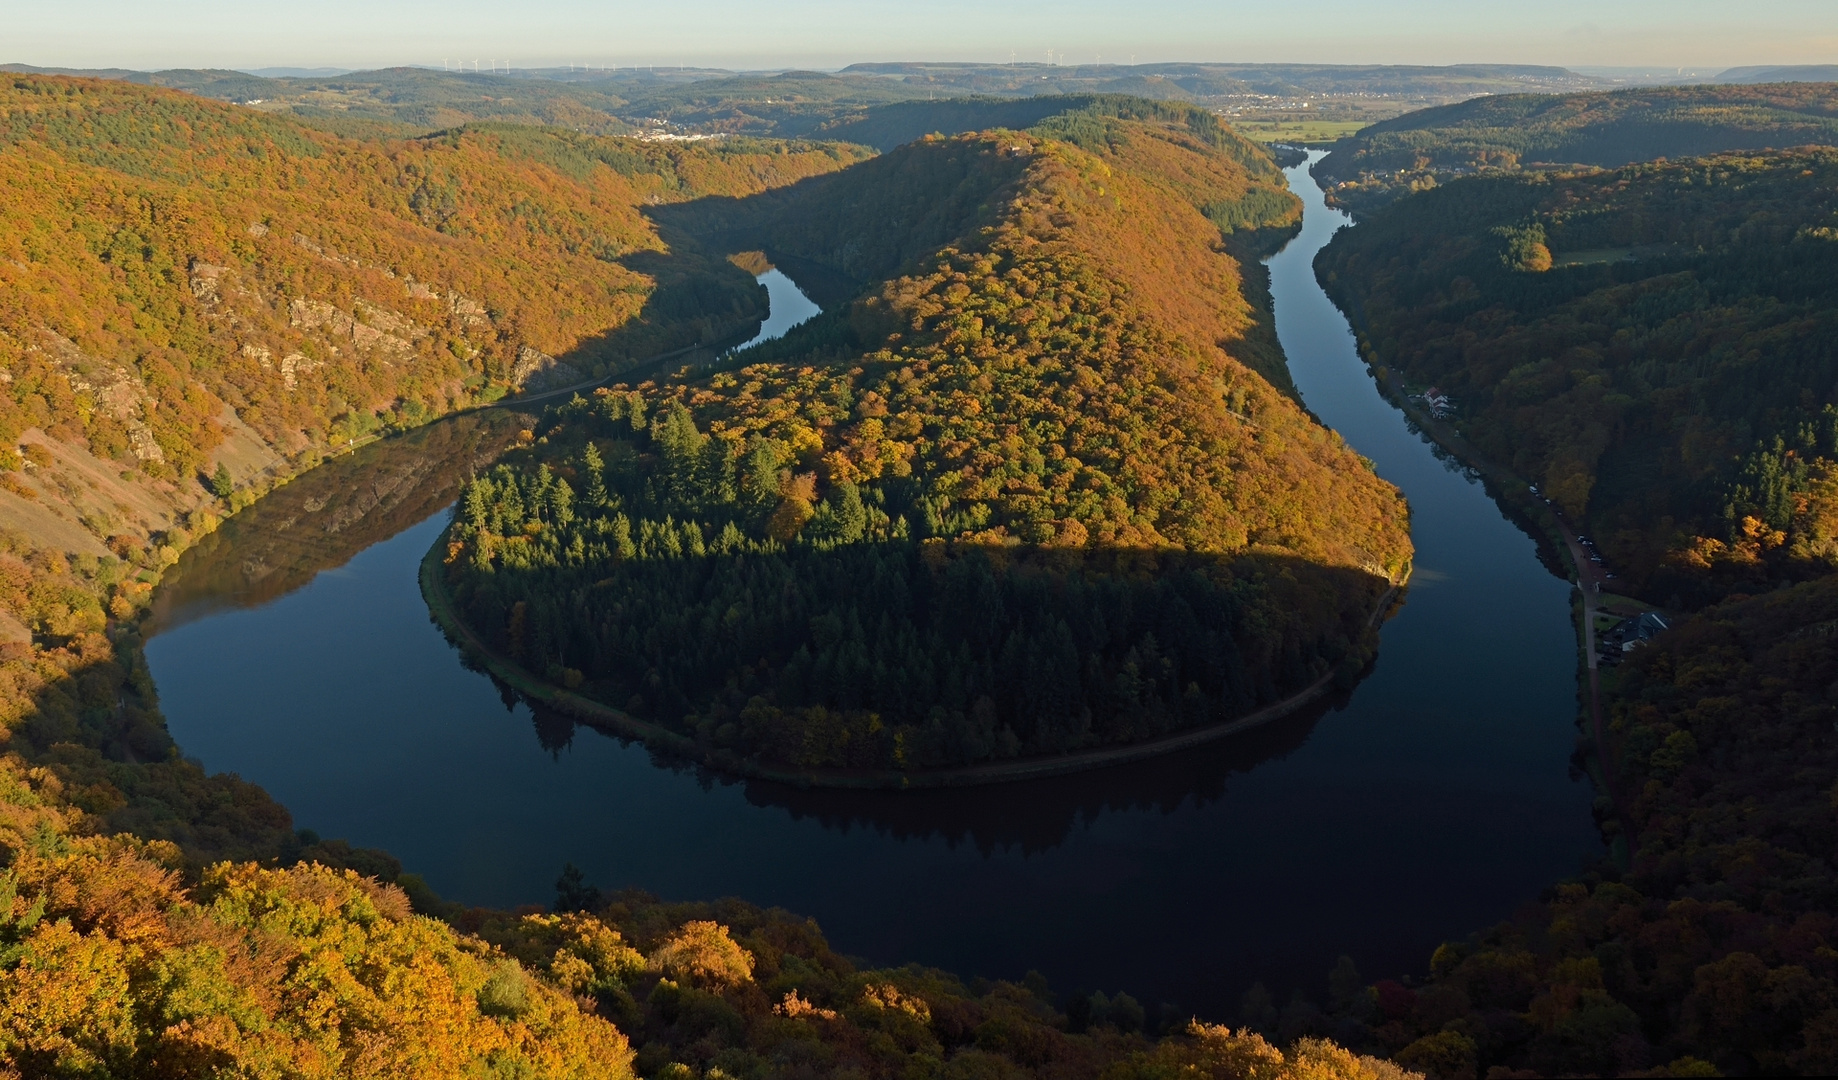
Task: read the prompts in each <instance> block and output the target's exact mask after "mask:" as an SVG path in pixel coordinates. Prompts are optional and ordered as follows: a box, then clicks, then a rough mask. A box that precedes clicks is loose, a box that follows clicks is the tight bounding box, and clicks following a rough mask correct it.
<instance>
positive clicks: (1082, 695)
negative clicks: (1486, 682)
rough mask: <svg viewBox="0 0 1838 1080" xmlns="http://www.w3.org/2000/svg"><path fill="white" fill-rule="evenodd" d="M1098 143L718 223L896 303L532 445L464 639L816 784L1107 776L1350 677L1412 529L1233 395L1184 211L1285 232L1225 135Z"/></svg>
mask: <svg viewBox="0 0 1838 1080" xmlns="http://www.w3.org/2000/svg"><path fill="white" fill-rule="evenodd" d="M1119 112H1120V110H1115V109H1112V110H1108V111H1098V112H1092V113H1081V112H1076V111H1075V112H1073V113H1070V114H1066V115H1065V116H1062V117H1056V118H1054V119H1052V120H1049V121H1048V122H1046V123H1045V124H1042V125H1040V126H1037V127H1036V128H1034V129H1031V130H1030V131H1026V132H992V133H986V134H980V135H971V136H960V137H956V138H949V139H938V138H933V139H926V140H923V141H920V142H918V143H914V144H910V145H908V146H906V147H903V148H901V149H899V150H897V151H895V152H893V153H890V154H888V155H886V156H884V157H882V158H879V159H877V160H875V161H872V162H868V163H865V164H863V165H861V166H858V167H856V168H853V169H850V170H847V171H845V172H843V173H840V174H837V176H836V177H835V178H834V179H833V180H831V181H814V182H807V183H805V184H801V185H797V186H795V187H794V188H791V189H787V190H786V191H785V192H783V193H780V194H778V195H776V196H770V197H768V198H766V199H763V200H760V206H759V207H758V208H756V207H754V206H753V205H750V201H748V202H741V203H735V204H724V205H718V206H715V207H712V208H711V211H710V214H711V216H710V217H709V218H708V219H705V220H706V221H707V222H711V223H712V224H710V225H709V227H711V228H719V229H721V230H724V231H725V233H726V235H727V236H728V237H730V239H731V242H733V243H747V244H751V243H762V244H763V246H764V247H765V248H766V250H767V251H768V252H774V251H784V252H787V253H795V254H797V255H799V256H800V257H802V258H805V259H809V260H811V261H813V262H817V263H820V264H824V265H827V266H829V267H830V268H831V269H833V270H836V271H840V272H843V273H845V274H848V275H849V276H851V277H855V278H857V279H861V278H869V277H873V276H877V275H889V274H891V276H886V277H884V278H883V280H881V281H879V282H878V283H874V284H871V285H868V286H865V289H864V292H863V294H862V295H861V296H860V297H859V298H858V299H857V300H856V301H855V302H853V303H851V304H848V305H846V306H843V307H841V308H838V309H835V310H833V311H832V312H831V313H829V314H828V315H826V316H824V317H823V318H820V319H818V320H814V321H813V322H812V323H810V324H807V325H806V326H805V327H801V328H799V329H798V330H795V331H793V332H792V333H791V334H789V335H787V336H786V337H785V338H784V339H782V340H781V341H779V342H774V343H770V344H768V345H764V346H760V347H759V348H758V349H756V350H753V351H749V352H747V353H743V354H740V355H739V356H737V357H735V358H734V359H733V360H732V361H731V362H730V363H729V364H728V365H726V368H727V369H726V370H723V371H720V372H718V373H717V374H714V375H712V376H708V377H705V378H703V379H701V380H699V381H696V382H692V383H689V384H686V385H671V384H664V385H656V384H651V383H646V384H643V385H640V386H638V387H635V388H615V389H611V390H608V391H605V392H602V393H596V395H595V396H594V397H593V398H591V399H579V400H577V401H576V402H574V403H572V404H570V405H567V406H563V407H559V408H557V409H555V410H553V411H552V413H551V415H550V417H549V418H547V419H546V420H545V422H544V425H543V426H542V427H541V428H539V429H538V431H537V433H536V434H538V435H539V436H540V440H539V441H538V443H537V444H536V445H535V446H533V447H531V448H529V449H527V450H524V451H520V452H517V453H515V454H514V455H513V457H512V458H511V459H510V460H509V461H507V463H506V465H505V466H504V467H502V468H500V469H497V470H494V471H493V472H492V473H490V474H488V475H487V476H485V477H482V478H481V479H480V480H479V481H478V482H477V483H475V484H474V485H473V486H472V487H471V488H470V489H469V491H468V493H467V495H466V497H465V498H464V499H463V500H462V505H461V507H460V509H459V511H458V517H457V519H456V523H455V526H454V528H453V531H452V533H451V535H450V537H449V540H450V547H449V549H448V551H447V554H446V557H447V562H448V573H449V577H450V579H451V587H452V588H453V589H454V590H455V591H456V594H457V597H458V600H459V604H460V606H461V608H462V609H463V611H464V612H465V615H466V618H467V620H468V622H469V624H470V625H471V626H472V627H473V629H474V630H475V631H477V632H478V633H480V634H481V635H483V636H484V637H485V639H486V640H487V641H489V642H490V643H491V644H492V645H493V646H494V647H495V648H497V649H499V650H501V651H503V652H504V653H506V654H508V655H511V656H514V657H515V658H516V659H517V660H518V661H519V662H520V663H522V664H523V665H524V666H525V667H527V668H530V669H532V670H534V671H536V672H537V673H539V674H540V673H544V672H546V673H547V674H548V675H549V676H550V677H551V678H552V679H555V680H557V681H561V682H565V683H566V684H568V685H570V686H583V687H585V690H586V692H588V693H590V694H592V695H593V696H596V697H598V698H599V699H600V700H602V701H606V702H608V703H609V704H612V705H615V706H617V707H621V708H625V709H627V710H629V711H631V712H634V713H637V714H639V715H641V716H644V717H646V718H650V719H653V720H655V721H656V722H659V723H663V724H666V725H669V726H672V727H677V728H680V729H681V730H682V732H683V733H684V734H687V735H693V736H695V737H697V738H698V739H699V740H700V741H701V742H702V743H703V744H704V745H705V746H708V747H710V748H711V749H718V750H720V751H722V752H724V753H728V754H731V755H736V756H737V757H735V758H731V759H730V760H740V759H748V758H760V759H765V760H771V761H775V762H779V763H782V764H785V765H791V766H796V767H807V768H812V769H822V768H869V769H888V768H925V767H935V766H942V765H956V764H966V763H970V762H976V761H981V760H986V759H999V758H1003V757H1013V756H1015V755H1017V754H1022V753H1029V754H1039V753H1055V752H1062V751H1067V750H1072V749H1077V748H1080V747H1085V746H1092V745H1103V744H1107V743H1120V742H1129V741H1133V740H1137V739H1141V738H1145V737H1148V736H1151V735H1154V734H1157V733H1160V732H1163V731H1167V730H1171V729H1174V728H1179V727H1185V726H1192V725H1195V724H1200V723H1205V722H1208V721H1211V720H1219V719H1226V718H1229V717H1231V716H1235V715H1238V714H1240V713H1242V712H1244V711H1247V710H1248V709H1250V708H1253V707H1255V706H1257V705H1260V704H1265V703H1268V702H1271V701H1273V700H1276V699H1277V698H1280V697H1283V696H1284V695H1286V694H1289V693H1293V692H1295V691H1296V690H1299V689H1300V688H1302V687H1303V686H1305V685H1307V684H1308V683H1310V682H1311V681H1313V680H1315V679H1317V678H1318V677H1320V676H1322V675H1323V674H1326V673H1328V672H1332V671H1336V670H1339V671H1341V672H1342V674H1343V675H1344V676H1345V677H1348V678H1350V677H1352V676H1353V675H1354V674H1356V673H1357V671H1358V670H1359V668H1360V667H1361V666H1362V665H1363V663H1364V661H1365V659H1366V658H1367V657H1369V656H1370V655H1371V647H1372V643H1373V641H1374V638H1373V636H1372V630H1371V628H1370V624H1369V622H1368V619H1369V618H1370V617H1371V615H1372V613H1373V605H1374V603H1375V602H1376V600H1377V598H1378V596H1379V594H1380V593H1381V592H1383V591H1384V590H1385V589H1387V588H1388V587H1389V586H1390V585H1392V584H1393V583H1395V582H1398V581H1400V580H1402V578H1403V576H1404V575H1405V573H1406V572H1407V568H1408V564H1409V553H1410V547H1409V539H1408V536H1407V532H1406V525H1405V515H1404V508H1403V505H1402V503H1401V501H1400V500H1399V499H1398V497H1397V495H1396V493H1395V491H1394V490H1393V489H1391V488H1390V487H1389V486H1388V485H1386V484H1384V483H1383V482H1382V481H1379V480H1378V479H1377V478H1376V477H1375V476H1374V475H1373V474H1372V472H1371V470H1370V468H1369V467H1368V466H1367V465H1366V464H1365V463H1363V462H1362V461H1361V460H1360V459H1359V458H1358V456H1357V455H1356V454H1354V453H1352V451H1350V450H1349V449H1347V447H1346V446H1345V444H1344V443H1343V442H1341V440H1340V439H1339V438H1338V437H1337V436H1335V435H1334V434H1333V433H1332V432H1329V431H1326V430H1325V429H1323V428H1321V427H1320V426H1319V425H1317V424H1315V423H1314V422H1313V421H1312V420H1311V419H1310V418H1309V417H1308V416H1307V415H1306V414H1305V413H1304V412H1303V411H1302V410H1301V409H1300V407H1299V406H1298V405H1297V404H1296V403H1295V402H1294V401H1293V400H1292V399H1291V398H1289V397H1287V396H1286V395H1284V394H1282V393H1281V392H1279V391H1277V390H1276V389H1274V388H1273V387H1272V386H1271V385H1270V383H1269V382H1268V381H1267V380H1265V379H1264V378H1262V377H1260V376H1259V375H1258V374H1257V372H1256V371H1255V370H1253V369H1252V368H1251V367H1250V366H1249V363H1247V361H1253V362H1254V361H1256V360H1257V359H1258V350H1259V349H1260V348H1265V347H1268V346H1267V345H1266V344H1264V343H1265V342H1267V341H1268V339H1267V336H1265V335H1267V333H1268V331H1267V325H1266V323H1265V320H1267V313H1266V312H1262V311H1260V310H1258V309H1257V308H1255V307H1254V306H1253V305H1252V304H1251V303H1250V302H1249V301H1248V300H1247V298H1246V296H1245V289H1244V286H1243V276H1242V273H1243V271H1242V268H1241V265H1240V264H1239V262H1238V261H1237V260H1236V259H1234V258H1233V257H1232V256H1231V255H1229V254H1227V253H1226V251H1225V250H1224V248H1223V243H1224V237H1223V235H1222V233H1221V230H1220V227H1219V226H1218V225H1216V224H1215V223H1214V221H1213V220H1211V219H1209V216H1208V213H1207V211H1208V210H1213V211H1214V216H1215V217H1216V216H1218V211H1217V210H1216V208H1217V207H1219V206H1220V205H1222V204H1223V205H1234V204H1236V203H1238V202H1242V201H1246V200H1254V199H1259V198H1264V199H1269V200H1270V201H1271V203H1272V205H1277V206H1280V207H1281V208H1282V210H1283V211H1285V212H1286V213H1287V214H1288V215H1293V213H1294V204H1293V200H1291V199H1290V197H1288V196H1287V195H1286V194H1283V195H1282V200H1283V201H1280V202H1279V201H1277V199H1276V198H1275V195H1276V194H1277V189H1276V188H1275V184H1276V183H1277V182H1279V181H1280V176H1279V175H1278V174H1277V173H1276V170H1275V168H1274V166H1272V165H1271V164H1269V162H1268V160H1267V159H1265V158H1262V157H1261V156H1258V157H1256V158H1254V159H1253V161H1254V165H1253V166H1252V167H1247V166H1245V165H1242V164H1239V163H1238V161H1237V160H1236V158H1235V156H1234V154H1233V151H1234V150H1238V149H1239V147H1238V144H1237V141H1236V138H1235V137H1232V140H1231V141H1227V142H1225V144H1224V145H1223V146H1220V145H1215V144H1214V143H1213V142H1211V141H1208V140H1206V139H1204V138H1202V137H1198V136H1196V135H1195V134H1194V127H1193V125H1191V124H1190V123H1189V121H1188V118H1187V117H1186V116H1184V115H1182V114H1180V113H1178V112H1172V110H1170V113H1172V114H1171V115H1170V113H1163V112H1160V111H1159V109H1158V111H1157V112H1156V113H1153V114H1149V115H1147V116H1145V117H1144V118H1132V117H1130V116H1128V115H1118V113H1119ZM1143 112H1144V113H1148V112H1149V111H1148V110H1146V109H1145V110H1143ZM1253 168H1255V171H1253ZM916 192H938V193H941V194H942V197H937V198H933V199H931V200H930V201H929V202H928V201H922V200H920V199H915V198H914V197H913V195H914V193H916ZM922 208H924V209H927V210H931V211H933V214H932V216H931V217H923V216H919V215H920V213H921V209H922ZM940 208H947V209H949V208H956V210H957V213H958V215H959V217H958V220H957V221H955V222H952V221H950V220H949V217H948V216H947V215H945V214H943V213H939V212H938V210H939V209H940ZM696 209H697V208H696V207H693V206H692V207H685V208H683V210H682V214H685V215H687V214H690V213H693V212H694V211H695V210H696ZM890 220H891V223H892V224H894V225H895V226H896V227H898V226H901V225H903V224H905V223H906V222H907V221H909V220H911V221H913V222H914V224H913V225H912V226H911V227H909V228H906V229H904V230H903V231H894V232H893V235H891V236H890V235H886V234H885V233H883V232H880V231H878V230H876V229H875V228H874V226H875V225H876V224H878V223H882V222H889V221H890ZM1291 220H1293V217H1291ZM851 228H855V229H859V230H861V231H860V232H858V233H857V234H856V235H855V236H854V237H851V236H850V235H849V230H850V229H851ZM953 228H955V230H956V235H954V236H950V237H949V239H948V241H941V239H940V234H942V233H948V232H949V231H950V230H952V229H953ZM928 245H929V246H931V250H930V251H928V252H926V253H925V254H924V255H923V256H920V255H917V254H915V249H923V248H925V247H927V246H928ZM1241 357H1242V358H1243V359H1240V358H1241ZM870 581H872V582H874V583H875V584H874V585H873V587H872V588H868V589H863V588H861V587H860V585H859V583H863V582H870ZM723 613H725V614H723ZM711 619H713V620H716V621H715V622H710V621H709V620H711Z"/></svg>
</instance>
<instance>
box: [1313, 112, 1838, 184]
mask: <svg viewBox="0 0 1838 1080" xmlns="http://www.w3.org/2000/svg"><path fill="white" fill-rule="evenodd" d="M1809 145H1826V146H1829V145H1838V85H1833V84H1829V83H1775V84H1766V85H1756V86H1688V87H1649V88H1642V89H1636V90H1617V91H1613V92H1609V93H1589V94H1564V95H1535V94H1514V95H1508V96H1500V97H1486V98H1477V99H1475V100H1473V101H1465V102H1462V103H1460V104H1457V105H1446V106H1441V107H1438V108H1433V109H1423V110H1420V111H1418V112H1414V113H1409V114H1407V115H1405V116H1401V117H1398V118H1397V119H1395V120H1387V121H1384V122H1381V123H1378V124H1374V125H1372V126H1371V127H1369V128H1366V129H1365V130H1363V131H1361V132H1359V133H1358V134H1356V135H1353V136H1351V137H1349V138H1346V139H1342V140H1341V141H1340V142H1338V143H1336V144H1335V145H1334V149H1333V152H1332V153H1330V154H1329V155H1328V156H1327V158H1326V159H1325V160H1323V161H1322V162H1321V163H1320V164H1319V165H1317V166H1316V167H1315V172H1316V175H1317V176H1319V177H1322V178H1323V179H1325V180H1328V181H1330V182H1332V183H1333V184H1334V185H1336V186H1335V187H1334V188H1333V190H1332V192H1331V193H1332V195H1333V197H1334V199H1335V200H1336V201H1337V202H1339V203H1340V204H1342V205H1344V206H1347V207H1348V208H1350V209H1353V210H1355V211H1361V210H1370V209H1373V208H1375V207H1377V206H1380V205H1383V204H1384V203H1386V202H1389V201H1390V200H1392V199H1394V198H1396V197H1397V196H1398V195H1400V194H1404V193H1407V192H1410V191H1413V190H1421V189H1423V188H1426V187H1433V186H1435V185H1436V184H1439V183H1446V182H1447V181H1449V180H1451V179H1453V178H1455V177H1457V176H1463V175H1469V174H1474V173H1487V172H1513V171H1518V170H1521V169H1531V168H1552V167H1564V166H1577V165H1583V166H1599V167H1603V168H1613V167H1615V166H1619V165H1626V164H1631V163H1633V162H1637V161H1650V160H1653V159H1655V158H1662V157H1666V158H1677V157H1695V156H1698V155H1702V154H1712V153H1719V152H1722V151H1726V150H1762V149H1771V148H1772V149H1780V148H1787V147H1796V146H1809Z"/></svg>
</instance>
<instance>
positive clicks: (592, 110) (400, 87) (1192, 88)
mask: <svg viewBox="0 0 1838 1080" xmlns="http://www.w3.org/2000/svg"><path fill="white" fill-rule="evenodd" d="M0 70H5V71H13V72H21V73H34V72H36V73H40V74H65V75H83V76H88V77H93V78H107V79H121V80H125V81H128V82H138V83H144V84H147V85H152V86H165V87H171V88H173V89H178V90H185V91H187V92H189V93H194V94H198V95H201V96H204V97H211V98H216V99H218V100H220V101H231V102H238V103H241V102H259V105H258V106H257V107H259V108H262V109H265V110H268V111H280V112H290V113H292V114H294V115H295V116H297V117H298V118H300V119H302V120H305V121H307V122H308V123H312V124H315V125H317V126H321V127H326V128H329V129H331V130H335V131H338V132H341V133H344V134H358V135H373V134H392V133H393V134H415V133H424V132H427V131H432V130H439V129H442V128H448V127H457V126H460V125H463V124H466V123H472V122H477V121H480V120H494V121H505V122H512V123H523V124H546V125H553V126H557V127H566V128H570V129H572V130H575V131H581V132H587V133H592V134H602V135H618V134H629V133H631V132H634V131H640V130H644V131H650V130H655V129H659V128H660V127H661V129H662V130H663V131H664V132H665V133H669V134H685V133H696V134H714V133H728V134H747V135H763V136H774V137H786V138H795V137H801V136H805V135H809V134H810V133H812V132H813V131H815V130H817V129H818V128H820V127H824V126H826V125H835V124H838V123H841V122H843V121H845V120H846V119H848V118H850V117H852V116H858V115H859V114H860V113H862V112H863V111H864V110H867V109H870V108H873V107H875V106H877V105H886V104H890V103H893V102H900V101H928V102H935V101H938V100H940V99H944V98H957V97H966V96H982V97H997V98H1009V99H1013V98H1028V97H1036V96H1043V95H1044V96H1063V95H1079V94H1083V95H1089V94H1128V95H1132V96H1135V97H1142V98H1150V99H1156V100H1163V101H1173V100H1178V101H1188V102H1193V103H1196V104H1201V105H1206V106H1208V107H1212V108H1219V109H1226V110H1248V111H1247V112H1245V115H1247V116H1249V115H1252V114H1255V115H1257V116H1259V117H1265V116H1267V114H1268V113H1269V111H1270V110H1271V109H1275V108H1280V107H1282V106H1284V105H1290V106H1294V107H1295V108H1298V109H1306V110H1307V111H1306V113H1305V115H1308V116H1310V117H1315V116H1321V115H1324V113H1323V109H1324V107H1325V109H1326V112H1327V113H1328V114H1332V115H1330V116H1329V118H1330V119H1334V118H1337V119H1339V120H1340V121H1342V122H1358V123H1365V122H1370V121H1372V120H1375V119H1384V118H1387V117H1391V116H1395V115H1396V114H1397V113H1399V112H1401V111H1404V110H1407V109H1410V108H1415V107H1419V106H1426V105H1438V104H1444V103H1448V102H1454V101H1462V100H1465V99H1467V98H1472V97H1475V96H1476V95H1481V94H1504V93H1523V92H1526V91H1543V92H1567V91H1575V90H1580V89H1589V88H1595V87H1600V86H1605V85H1607V84H1606V83H1605V82H1603V81H1601V80H1598V79H1594V78H1591V77H1589V76H1584V75H1578V74H1577V73H1575V72H1572V71H1567V70H1565V69H1563V68H1553V67H1535V66H1526V65H1490V64H1469V65H1456V66H1451V67H1416V66H1397V65H1332V64H1135V65H1126V64H1116V63H1091V64H1065V63H1057V64H1043V63H1026V62H1023V63H1015V64H946V63H887V64H856V65H852V66H850V67H848V68H845V69H843V70H842V71H839V72H833V73H826V72H817V71H786V72H780V73H770V74H761V73H746V72H742V73H737V72H731V71H722V70H718V69H709V68H635V67H620V68H597V69H581V68H546V69H533V70H532V69H517V70H513V71H510V72H497V73H493V72H471V71H457V70H456V71H438V70H430V69H427V68H408V67H402V68H386V69H382V70H377V71H352V72H345V71H338V70H337V69H304V68H257V69H254V70H252V71H248V72H243V71H222V70H186V69H175V70H170V71H157V72H142V71H128V70H125V69H119V68H110V69H106V70H104V69H96V70H82V71H79V70H75V69H48V68H34V67H32V66H30V65H26V64H9V65H3V66H0Z"/></svg>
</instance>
